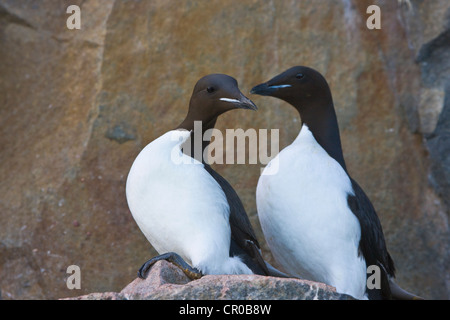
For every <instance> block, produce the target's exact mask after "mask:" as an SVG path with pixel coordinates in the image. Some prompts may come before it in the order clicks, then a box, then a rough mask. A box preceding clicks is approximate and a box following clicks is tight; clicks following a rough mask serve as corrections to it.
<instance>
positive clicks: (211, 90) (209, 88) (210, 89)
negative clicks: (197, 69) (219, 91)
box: [206, 87, 216, 93]
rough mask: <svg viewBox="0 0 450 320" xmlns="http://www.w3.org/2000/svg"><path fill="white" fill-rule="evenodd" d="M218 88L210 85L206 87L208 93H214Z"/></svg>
mask: <svg viewBox="0 0 450 320" xmlns="http://www.w3.org/2000/svg"><path fill="white" fill-rule="evenodd" d="M215 90H216V89H214V87H208V88H206V91H208V93H213V92H214V91H215Z"/></svg>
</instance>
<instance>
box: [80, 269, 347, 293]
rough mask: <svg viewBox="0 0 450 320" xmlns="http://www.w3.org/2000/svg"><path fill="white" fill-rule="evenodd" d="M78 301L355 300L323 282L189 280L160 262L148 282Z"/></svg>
mask: <svg viewBox="0 0 450 320" xmlns="http://www.w3.org/2000/svg"><path fill="white" fill-rule="evenodd" d="M73 299H75V300H354V299H353V298H352V297H351V296H348V295H345V294H340V293H337V292H336V290H335V288H333V287H330V286H327V285H325V284H323V283H318V282H312V281H308V280H299V279H294V278H288V279H285V278H275V277H263V276H257V275H232V276H231V275H208V276H203V277H202V278H200V279H199V280H195V281H190V280H189V278H188V277H187V276H186V275H185V274H184V273H183V272H182V271H181V270H180V269H178V268H177V267H175V266H174V265H172V264H170V263H168V262H166V261H159V262H157V263H156V264H155V265H154V266H153V267H152V269H151V271H150V273H149V276H148V278H147V279H145V280H142V279H140V278H137V279H135V280H134V281H132V282H131V283H130V284H128V285H127V286H126V287H125V288H124V289H123V290H122V291H120V292H100V293H90V294H87V295H83V296H79V297H75V298H73Z"/></svg>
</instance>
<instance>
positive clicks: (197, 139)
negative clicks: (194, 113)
mask: <svg viewBox="0 0 450 320" xmlns="http://www.w3.org/2000/svg"><path fill="white" fill-rule="evenodd" d="M216 121H217V117H216V118H213V119H210V120H206V121H202V120H200V119H199V120H194V119H192V118H191V117H189V116H188V117H186V119H184V121H183V122H182V123H181V124H180V125H179V126H178V127H177V128H176V129H185V130H188V131H190V132H191V137H190V138H189V139H188V140H187V141H186V142H185V144H184V146H187V145H190V148H186V147H183V152H184V153H185V154H186V155H188V156H190V157H192V158H194V159H196V160H198V161H200V162H204V159H203V153H204V151H205V149H206V148H207V147H208V145H209V144H210V143H211V141H210V139H207V140H206V141H205V140H204V139H203V138H204V137H205V132H206V131H207V130H209V129H213V128H214V126H215V124H216Z"/></svg>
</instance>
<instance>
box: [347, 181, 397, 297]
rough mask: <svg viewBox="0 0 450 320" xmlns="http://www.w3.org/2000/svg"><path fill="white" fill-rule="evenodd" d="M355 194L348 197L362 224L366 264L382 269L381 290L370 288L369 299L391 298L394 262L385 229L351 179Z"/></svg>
mask: <svg viewBox="0 0 450 320" xmlns="http://www.w3.org/2000/svg"><path fill="white" fill-rule="evenodd" d="M350 180H351V182H352V187H353V191H354V195H349V196H348V198H347V201H348V206H349V207H350V209H351V210H352V211H353V213H354V214H355V215H356V217H357V218H358V220H359V224H360V226H361V240H360V242H359V252H360V254H362V255H363V257H364V259H365V260H366V265H367V267H369V266H370V265H376V266H378V267H379V268H380V271H381V279H380V280H381V290H376V289H373V290H368V295H369V299H380V298H384V299H390V298H391V292H390V288H389V282H388V281H389V278H388V276H389V277H394V276H395V267H394V262H393V261H392V258H391V256H390V255H389V252H388V250H387V248H386V242H385V240H384V234H383V229H382V227H381V223H380V220H379V218H378V216H377V213H376V212H375V209H374V207H373V205H372V203H371V202H370V200H369V198H368V197H367V195H366V194H365V193H364V191H363V190H362V188H361V187H360V186H359V185H358V183H357V182H356V181H355V180H353V179H351V178H350ZM369 276H370V274H369Z"/></svg>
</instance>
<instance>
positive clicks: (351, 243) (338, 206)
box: [251, 66, 415, 299]
mask: <svg viewBox="0 0 450 320" xmlns="http://www.w3.org/2000/svg"><path fill="white" fill-rule="evenodd" d="M251 93H253V94H259V95H263V96H272V97H276V98H279V99H282V100H284V101H286V102H288V103H289V104H291V105H292V106H294V107H295V109H297V111H298V112H299V113H300V118H301V120H302V127H301V130H300V133H299V135H298V136H297V138H296V139H295V141H294V142H293V143H292V144H291V145H289V146H288V147H286V148H285V149H283V150H282V151H281V152H280V153H279V154H278V155H277V156H276V157H275V158H274V159H272V161H271V162H270V163H269V164H268V166H267V167H266V169H265V171H264V172H263V173H262V175H261V177H260V178H259V181H258V186H257V192H256V198H257V199H256V201H257V209H258V216H259V220H260V223H261V227H262V230H263V233H264V236H265V239H266V241H267V243H268V245H269V247H270V249H271V251H272V254H273V256H274V258H275V260H276V261H277V262H278V263H279V264H280V265H281V266H282V267H283V268H284V269H285V271H286V272H287V273H288V274H290V275H293V276H296V277H303V278H307V279H310V280H314V281H320V282H324V283H326V284H329V285H332V286H334V287H335V288H336V290H337V291H338V292H341V293H346V294H349V295H351V296H353V297H355V298H357V299H382V298H387V299H388V298H391V296H392V295H395V296H396V297H397V298H405V299H409V298H414V297H415V296H414V295H411V294H409V293H407V292H406V291H404V290H403V289H401V288H400V287H398V285H396V284H395V283H394V282H393V278H394V273H395V268H394V263H393V261H392V259H391V256H390V255H389V253H388V250H387V249H386V244H385V239H384V235H383V231H382V227H381V223H380V221H379V219H378V216H377V214H376V212H375V209H374V207H373V205H372V203H371V202H370V200H369V198H368V197H367V195H366V194H365V193H364V191H363V190H362V189H361V187H360V186H359V185H358V184H357V183H356V181H355V180H353V179H352V178H351V177H350V176H349V174H348V172H347V168H346V165H345V161H344V156H343V153H342V148H341V140H340V136H339V128H338V122H337V117H336V113H335V109H334V105H333V99H332V95H331V91H330V88H329V86H328V84H327V81H326V80H325V78H324V77H323V76H322V75H321V74H320V73H319V72H317V71H316V70H314V69H311V68H308V67H303V66H298V67H293V68H291V69H289V70H287V71H285V72H283V73H281V74H280V75H278V76H276V77H274V78H273V79H271V80H269V81H268V82H266V83H263V84H260V85H258V86H256V87H254V88H253V89H252V90H251ZM273 167H275V170H274V168H273ZM266 170H267V171H268V172H267V173H265V172H266ZM371 265H373V266H377V267H378V268H379V270H380V275H381V277H380V279H378V287H379V286H381V288H380V289H377V288H376V287H375V288H374V289H372V290H369V289H368V288H367V285H366V283H367V277H368V276H370V275H371V274H372V273H371V272H370V273H369V274H368V273H367V268H368V267H369V266H371ZM374 285H377V284H376V283H374Z"/></svg>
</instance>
